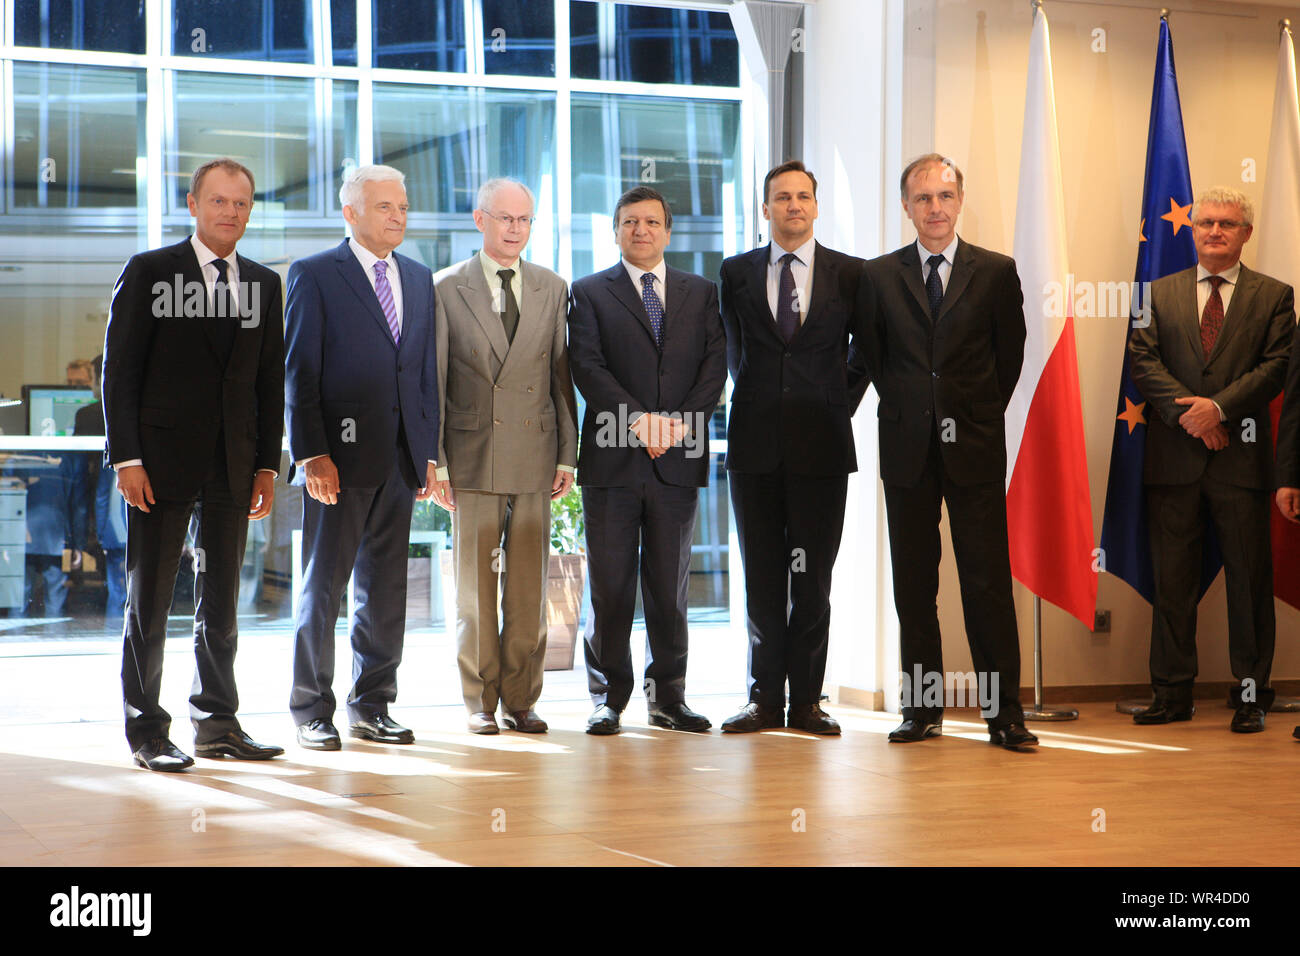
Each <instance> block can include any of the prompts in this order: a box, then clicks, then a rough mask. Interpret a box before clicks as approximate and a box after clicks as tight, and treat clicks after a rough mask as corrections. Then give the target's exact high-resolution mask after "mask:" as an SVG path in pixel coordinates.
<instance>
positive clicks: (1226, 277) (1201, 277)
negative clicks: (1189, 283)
mask: <svg viewBox="0 0 1300 956" xmlns="http://www.w3.org/2000/svg"><path fill="white" fill-rule="evenodd" d="M1212 275H1217V276H1220V277H1221V278H1222V279H1223V281H1224V282H1226V283H1228V285H1236V284H1237V277H1238V276H1240V275H1241V260H1240V259H1238V260H1237V261H1236V262H1234V263H1233V264H1232V267H1231V268H1229V269H1224V270H1223V271H1222V272H1211V271H1210V270H1209V269H1207V268H1205V266H1203V265H1201V264H1200V263H1199V262H1198V263H1197V264H1196V281H1197V282H1204V281H1205V280H1206V279H1208V278H1209V277H1210V276H1212Z"/></svg>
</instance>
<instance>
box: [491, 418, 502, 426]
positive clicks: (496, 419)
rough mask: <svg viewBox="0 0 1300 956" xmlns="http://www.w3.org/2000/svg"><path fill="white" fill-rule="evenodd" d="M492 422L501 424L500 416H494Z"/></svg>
mask: <svg viewBox="0 0 1300 956" xmlns="http://www.w3.org/2000/svg"><path fill="white" fill-rule="evenodd" d="M492 424H493V425H500V424H501V419H499V418H494V419H492Z"/></svg>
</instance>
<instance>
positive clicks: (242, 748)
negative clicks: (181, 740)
mask: <svg viewBox="0 0 1300 956" xmlns="http://www.w3.org/2000/svg"><path fill="white" fill-rule="evenodd" d="M194 752H195V753H196V754H197V755H198V756H200V757H234V758H235V759H236V760H270V759H271V758H272V757H278V756H280V754H282V753H284V748H283V747H276V746H274V745H273V744H259V743H258V742H257V741H255V740H254V739H253V738H252V737H250V736H248V734H246V733H244V732H243V731H242V730H232V731H231V732H230V733H228V734H226V735H225V736H222V737H218V738H217V739H216V740H209V741H207V742H206V743H201V744H199V743H196V744H195V745H194Z"/></svg>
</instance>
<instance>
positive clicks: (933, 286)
mask: <svg viewBox="0 0 1300 956" xmlns="http://www.w3.org/2000/svg"><path fill="white" fill-rule="evenodd" d="M926 261H927V262H929V263H930V277H929V278H928V279H926V280H925V294H926V295H928V296H929V297H930V320H931V321H932V322H938V321H939V307H940V306H941V305H943V279H942V278H940V276H939V266H940V264H941V263H942V262H943V261H944V260H943V256H931V257H930V258H929V259H927V260H926Z"/></svg>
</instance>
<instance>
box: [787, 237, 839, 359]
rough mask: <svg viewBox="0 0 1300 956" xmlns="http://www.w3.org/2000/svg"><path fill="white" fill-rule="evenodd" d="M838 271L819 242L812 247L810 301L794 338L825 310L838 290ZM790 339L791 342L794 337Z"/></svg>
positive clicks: (833, 261)
mask: <svg viewBox="0 0 1300 956" xmlns="http://www.w3.org/2000/svg"><path fill="white" fill-rule="evenodd" d="M838 273H839V267H838V266H837V265H836V263H835V260H834V259H833V258H832V257H831V255H830V254H829V252H828V250H827V249H826V248H825V247H824V246H822V244H821V243H817V244H816V245H815V246H814V247H813V273H812V287H813V291H812V301H811V302H810V303H808V311H807V313H806V314H805V315H804V317H803V321H802V322H800V323H799V327H798V328H797V329H795V330H794V338H796V339H797V338H798V337H799V335H800V334H801V333H802V332H803V330H804V328H805V327H806V326H807V325H808V323H810V322H812V321H813V320H814V319H816V318H817V317H818V316H820V315H821V314H822V312H824V311H826V305H827V303H828V302H831V301H832V300H833V299H834V297H835V295H836V294H837V293H838V292H839V287H840V286H839V281H838V279H837V274H838ZM791 341H792V342H793V341H794V339H791Z"/></svg>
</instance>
